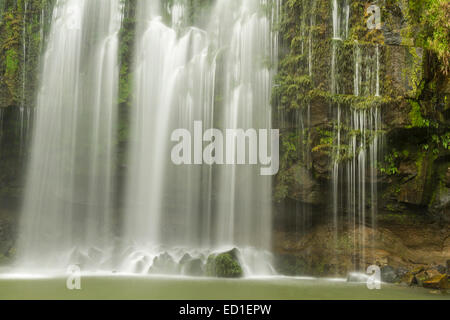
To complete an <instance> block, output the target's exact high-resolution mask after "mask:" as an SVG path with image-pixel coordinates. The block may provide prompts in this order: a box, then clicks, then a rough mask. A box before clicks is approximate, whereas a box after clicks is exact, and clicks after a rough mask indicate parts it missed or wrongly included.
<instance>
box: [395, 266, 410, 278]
mask: <svg viewBox="0 0 450 320" xmlns="http://www.w3.org/2000/svg"><path fill="white" fill-rule="evenodd" d="M396 273H397V276H398V277H399V278H400V279H402V278H403V277H404V276H406V275H407V274H408V273H409V272H408V269H406V268H403V267H399V268H397V270H396Z"/></svg>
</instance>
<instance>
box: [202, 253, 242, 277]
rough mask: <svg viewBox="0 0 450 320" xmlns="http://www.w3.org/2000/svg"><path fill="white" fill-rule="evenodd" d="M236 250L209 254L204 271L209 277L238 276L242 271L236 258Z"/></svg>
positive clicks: (240, 275)
mask: <svg viewBox="0 0 450 320" xmlns="http://www.w3.org/2000/svg"><path fill="white" fill-rule="evenodd" d="M237 254H238V253H237V250H236V249H233V250H231V251H229V252H224V253H220V254H218V255H214V254H212V255H210V256H209V257H208V260H207V263H206V273H207V275H208V276H211V277H219V278H239V277H242V276H243V271H242V268H241V265H240V264H239V260H238V259H237Z"/></svg>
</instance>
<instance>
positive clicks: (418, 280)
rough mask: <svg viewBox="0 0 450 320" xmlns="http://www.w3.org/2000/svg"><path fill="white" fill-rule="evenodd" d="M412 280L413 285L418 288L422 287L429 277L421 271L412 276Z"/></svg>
mask: <svg viewBox="0 0 450 320" xmlns="http://www.w3.org/2000/svg"><path fill="white" fill-rule="evenodd" d="M414 278H415V283H416V284H417V285H418V286H420V287H422V286H423V282H424V281H427V280H429V279H430V277H429V276H428V274H427V273H426V272H425V271H422V272H420V273H418V274H416V275H415V276H414Z"/></svg>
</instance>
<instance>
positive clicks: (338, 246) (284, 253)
mask: <svg viewBox="0 0 450 320" xmlns="http://www.w3.org/2000/svg"><path fill="white" fill-rule="evenodd" d="M396 218H397V220H396ZM400 219H401V218H399V217H389V218H388V217H386V220H385V221H383V222H381V224H380V225H379V226H378V227H377V228H376V229H373V228H370V227H368V226H356V228H355V229H353V227H352V226H342V230H341V232H340V233H339V234H338V235H336V233H335V231H334V230H333V227H332V225H320V226H318V227H315V228H314V229H312V230H309V231H308V232H306V234H304V235H299V234H298V233H296V232H281V231H278V232H277V233H276V234H275V240H274V241H275V258H276V259H275V260H276V267H277V270H278V271H279V272H281V273H284V274H290V275H313V276H341V277H346V276H347V274H348V273H349V272H353V271H365V270H366V268H367V267H368V266H369V265H378V266H380V267H381V270H382V277H383V278H384V281H386V282H397V281H398V280H399V279H401V278H402V277H404V276H405V275H406V270H411V269H414V268H419V269H422V270H424V268H425V267H427V266H434V267H433V268H435V270H436V271H437V266H445V265H446V261H447V260H448V257H450V241H448V239H449V237H450V229H449V228H448V226H439V225H426V224H425V222H424V221H423V220H417V221H416V222H415V223H411V221H409V222H403V221H401V220H400ZM445 268H446V267H445ZM441 271H443V270H442V269H441ZM417 273H418V272H417ZM425 280H428V278H427V279H425Z"/></svg>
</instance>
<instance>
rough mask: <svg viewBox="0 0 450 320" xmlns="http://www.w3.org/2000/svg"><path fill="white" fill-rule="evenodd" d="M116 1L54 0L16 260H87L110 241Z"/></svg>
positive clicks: (51, 264)
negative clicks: (55, 0)
mask: <svg viewBox="0 0 450 320" xmlns="http://www.w3.org/2000/svg"><path fill="white" fill-rule="evenodd" d="M120 12H121V11H120V1H119V0H97V1H88V0H58V1H57V2H56V5H55V8H54V11H53V18H52V24H51V30H50V34H49V36H48V42H47V47H46V51H45V55H44V56H43V58H42V60H43V61H42V65H43V67H42V68H43V71H42V75H41V79H40V88H39V92H38V99H37V114H36V120H35V125H34V132H33V142H32V151H31V160H30V163H29V166H28V172H27V184H26V190H25V199H24V205H23V210H22V217H21V222H20V230H21V232H20V236H19V239H18V251H17V252H18V263H19V265H20V266H22V267H27V268H34V269H39V270H45V269H53V268H55V269H57V268H61V267H62V268H65V267H66V265H67V264H68V263H70V261H71V259H73V260H76V261H77V262H80V261H81V260H83V261H84V262H86V263H87V264H88V263H91V262H92V263H93V260H96V262H98V260H101V259H102V257H101V256H99V254H97V253H98V252H99V251H100V250H106V248H107V247H108V246H109V245H110V244H111V241H112V238H111V225H112V221H111V214H112V213H111V212H112V209H111V202H112V199H111V194H112V191H113V179H112V170H113V169H114V153H115V152H114V143H113V139H114V132H115V122H116V106H115V104H116V100H117V98H116V97H117V86H118V83H117V82H118V62H117V55H118V31H119V27H120Z"/></svg>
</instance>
